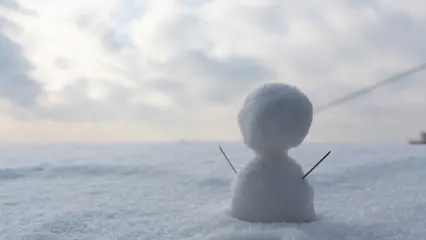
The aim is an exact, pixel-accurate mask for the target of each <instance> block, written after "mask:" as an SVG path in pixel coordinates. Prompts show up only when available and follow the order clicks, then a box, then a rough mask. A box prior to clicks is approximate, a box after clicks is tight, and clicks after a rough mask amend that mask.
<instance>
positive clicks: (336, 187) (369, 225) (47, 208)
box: [0, 142, 426, 240]
mask: <svg viewBox="0 0 426 240" xmlns="http://www.w3.org/2000/svg"><path fill="white" fill-rule="evenodd" d="M217 144H218V143H217V142H175V143H144V144H38V145H30V144H3V145H0V239H2V240H9V239H25V240H29V239H45V240H54V239H66V240H68V239H79V240H85V239H87V240H89V239H90V240H100V239H102V240H104V239H108V240H109V239H111V240H112V239H122V240H124V239H129V240H130V239H147V240H151V239H173V240H176V239H215V240H219V239H221V240H222V239H224V240H226V239H236V240H242V239H249V240H254V239H259V240H287V239H296V240H307V239H315V240H330V239H339V240H342V239H375V240H376V239H383V240H395V239H401V240H423V239H424V238H425V236H426V220H425V219H426V187H425V186H426V147H424V146H422V145H418V146H409V145H365V144H356V145H354V144H341V143H340V144H331V143H330V144H329V143H324V144H319V143H318V144H316V143H309V144H306V143H305V144H303V145H301V146H300V147H298V148H297V149H293V150H291V151H290V156H291V157H294V158H295V159H298V161H299V162H300V163H301V165H302V167H303V170H304V171H305V172H306V171H308V169H309V168H310V167H312V166H313V165H314V164H315V163H316V162H317V161H318V160H319V159H320V158H321V157H322V156H323V155H324V154H325V153H326V152H327V151H329V150H331V151H332V153H331V154H330V156H329V157H328V158H327V159H326V160H325V161H324V162H323V163H322V164H321V165H320V166H319V167H318V168H317V169H316V170H315V171H314V172H313V173H311V174H310V175H309V177H308V178H309V181H310V183H311V184H312V186H313V187H314V189H315V206H316V210H317V213H318V215H319V218H320V219H319V220H318V221H314V222H311V223H303V224H289V223H274V224H256V223H248V222H243V221H239V220H236V219H234V218H232V217H230V216H229V207H230V201H231V194H232V192H231V185H232V181H233V179H234V173H233V172H232V170H231V168H230V167H229V166H228V163H227V162H226V161H225V160H224V159H223V157H222V156H221V153H220V151H219V150H218V148H217ZM220 144H222V146H223V148H224V150H225V151H226V153H227V154H228V156H229V158H230V160H231V161H232V162H233V164H234V166H235V167H236V169H237V170H241V167H242V166H243V165H245V164H247V161H248V159H251V158H252V157H253V153H252V151H250V150H249V149H247V148H246V147H245V146H244V144H242V143H220Z"/></svg>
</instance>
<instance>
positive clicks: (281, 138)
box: [238, 83, 313, 153]
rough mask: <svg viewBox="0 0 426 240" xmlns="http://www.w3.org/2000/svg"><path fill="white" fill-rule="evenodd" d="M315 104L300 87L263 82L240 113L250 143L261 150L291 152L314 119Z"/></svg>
mask: <svg viewBox="0 0 426 240" xmlns="http://www.w3.org/2000/svg"><path fill="white" fill-rule="evenodd" d="M312 115H313V107H312V104H311V102H310V101H309V99H308V98H307V97H306V96H305V94H304V93H302V92H301V91H300V90H299V89H298V88H296V87H294V86H291V85H288V84H284V83H267V84H262V85H260V86H259V87H258V88H257V89H255V90H254V91H253V92H252V93H250V94H249V95H248V96H247V98H246V100H245V102H244V104H243V107H242V109H241V111H240V113H239V115H238V123H239V127H240V130H241V133H242V135H243V138H244V142H245V143H246V145H247V146H248V147H249V148H251V149H253V150H255V151H257V152H261V153H264V152H281V151H284V152H287V151H288V150H289V149H290V148H294V147H297V146H299V145H300V144H301V143H302V141H303V140H304V139H305V137H306V135H307V134H308V131H309V128H310V127H311V123H312Z"/></svg>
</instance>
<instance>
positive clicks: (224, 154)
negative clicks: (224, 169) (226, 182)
mask: <svg viewBox="0 0 426 240" xmlns="http://www.w3.org/2000/svg"><path fill="white" fill-rule="evenodd" d="M219 149H220V151H221V152H222V154H223V156H224V157H225V158H226V160H227V161H228V163H229V165H230V166H231V168H232V170H234V173H235V174H237V171H236V170H235V168H234V166H232V163H231V161H229V158H228V157H227V156H226V153H225V152H224V151H223V149H222V147H221V146H220V145H219Z"/></svg>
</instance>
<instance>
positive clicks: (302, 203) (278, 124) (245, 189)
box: [231, 83, 316, 223]
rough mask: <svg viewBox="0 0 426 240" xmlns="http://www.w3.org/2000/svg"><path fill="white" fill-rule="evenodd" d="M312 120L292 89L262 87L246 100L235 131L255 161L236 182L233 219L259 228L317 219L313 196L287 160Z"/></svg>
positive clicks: (303, 98)
mask: <svg viewBox="0 0 426 240" xmlns="http://www.w3.org/2000/svg"><path fill="white" fill-rule="evenodd" d="M312 115H313V111H312V104H311V102H310V101H309V99H308V98H307V97H306V96H305V95H304V94H303V93H302V92H301V91H299V90H298V89H297V88H295V87H292V86H290V85H287V84H283V83H271V84H266V85H263V86H261V87H259V88H258V89H256V90H255V91H254V92H253V93H252V94H249V96H248V97H247V99H246V101H245V103H244V106H243V108H242V110H241V112H240V114H239V125H240V129H241V131H242V134H243V137H244V142H245V143H246V145H247V146H248V147H250V148H251V149H253V150H254V151H255V153H256V157H255V158H254V159H253V160H251V161H250V162H249V163H248V165H247V166H246V167H245V168H244V169H243V170H242V171H241V172H239V173H238V175H237V177H236V181H235V184H234V195H233V199H232V205H231V215H232V216H234V217H236V218H238V219H240V220H244V221H250V222H262V223H270V222H283V221H287V222H306V221H313V220H315V219H316V216H315V209H314V204H313V200H314V191H313V189H312V187H311V186H310V185H309V183H308V182H307V180H304V179H302V177H303V174H304V173H303V170H302V168H301V166H300V165H299V164H298V163H297V162H296V161H295V160H294V159H292V158H291V157H289V156H288V150H289V149H290V148H294V147H296V146H298V145H300V144H301V143H302V141H303V140H304V138H305V137H306V135H307V133H308V131H309V128H310V126H311V123H312Z"/></svg>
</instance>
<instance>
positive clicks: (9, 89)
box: [0, 2, 41, 107]
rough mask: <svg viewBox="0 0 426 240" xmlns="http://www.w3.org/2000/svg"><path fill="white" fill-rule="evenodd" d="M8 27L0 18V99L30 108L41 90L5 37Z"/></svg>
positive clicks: (15, 47)
mask: <svg viewBox="0 0 426 240" xmlns="http://www.w3.org/2000/svg"><path fill="white" fill-rule="evenodd" d="M8 4H9V5H10V6H13V7H16V6H18V5H12V3H11V2H10V3H8ZM9 5H7V6H9ZM8 27H13V25H12V23H10V22H9V21H8V20H6V19H5V18H2V17H0V69H1V70H0V99H1V98H5V99H7V100H9V101H11V102H12V103H13V104H15V105H17V106H19V107H30V106H33V105H35V104H36V101H37V97H38V96H39V94H40V93H41V88H40V86H39V84H38V82H36V81H35V80H34V79H33V78H32V77H31V76H30V71H31V70H32V68H33V66H32V64H31V63H30V62H29V61H28V60H27V59H26V57H25V55H24V53H23V52H22V49H21V47H20V46H19V45H18V44H17V43H15V42H14V41H13V40H12V39H11V37H9V36H8V35H7V32H8V31H7V29H8Z"/></svg>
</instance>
